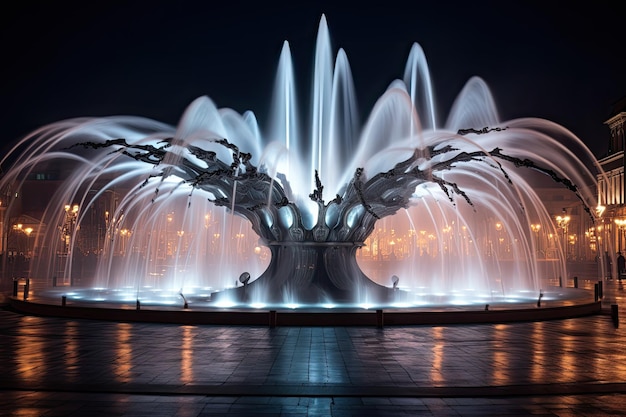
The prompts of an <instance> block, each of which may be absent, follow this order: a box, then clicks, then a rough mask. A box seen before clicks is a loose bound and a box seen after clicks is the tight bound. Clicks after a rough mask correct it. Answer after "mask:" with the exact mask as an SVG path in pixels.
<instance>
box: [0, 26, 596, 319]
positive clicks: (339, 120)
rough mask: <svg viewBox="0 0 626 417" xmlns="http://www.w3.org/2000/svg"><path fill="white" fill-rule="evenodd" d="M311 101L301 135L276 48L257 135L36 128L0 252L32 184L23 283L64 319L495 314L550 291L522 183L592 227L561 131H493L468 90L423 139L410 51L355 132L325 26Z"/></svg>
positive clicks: (575, 155) (216, 111)
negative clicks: (236, 311) (200, 312)
mask: <svg viewBox="0 0 626 417" xmlns="http://www.w3.org/2000/svg"><path fill="white" fill-rule="evenodd" d="M312 89H313V92H312V104H311V112H310V120H311V122H310V126H309V127H308V128H305V127H304V123H303V120H304V119H305V118H303V117H301V113H300V108H299V107H298V105H299V102H298V100H297V99H296V88H295V76H294V73H293V68H292V63H291V53H290V50H289V44H288V43H287V42H285V44H284V46H283V49H282V52H281V54H280V59H279V63H278V71H277V76H276V84H275V90H274V91H275V93H274V97H273V99H272V103H271V104H272V106H271V109H272V111H271V116H270V120H269V123H268V126H267V130H266V131H264V130H263V129H262V125H261V124H260V123H258V121H257V119H256V116H255V114H254V113H253V112H251V111H246V112H244V113H243V114H240V113H238V112H236V111H234V110H232V109H228V108H218V107H217V106H216V104H215V103H214V102H213V101H212V100H211V99H210V98H208V97H204V96H203V97H200V98H198V99H196V100H195V101H193V102H192V103H191V104H190V105H189V107H188V108H187V109H186V110H185V112H184V114H183V116H182V118H181V120H180V123H179V124H178V125H177V126H175V127H174V126H170V125H167V124H164V123H160V122H157V121H154V120H149V119H145V118H141V117H137V116H112V117H101V118H76V119H71V120H64V121H60V122H57V123H53V124H51V125H48V126H44V127H42V128H40V129H38V130H37V131H35V132H33V133H32V134H30V135H28V136H27V137H25V138H24V139H22V140H21V141H20V142H19V143H18V144H17V145H16V146H15V147H14V148H13V150H12V152H11V153H10V155H9V156H7V157H5V159H4V160H3V161H2V164H3V165H5V164H6V163H7V161H9V160H10V161H11V162H12V166H11V168H10V169H9V170H8V171H7V172H6V174H5V175H4V176H3V177H2V179H1V181H0V186H1V189H2V190H3V193H4V197H3V201H2V205H3V206H4V207H6V209H5V210H6V212H5V219H7V220H6V221H5V229H6V230H5V235H6V236H7V237H6V239H5V243H6V244H7V246H10V245H11V239H14V240H15V239H17V238H16V236H17V235H19V236H22V235H21V234H20V230H19V229H16V228H15V227H14V226H15V225H14V223H15V221H12V220H11V219H16V218H18V216H20V215H21V214H22V213H26V212H28V208H29V207H28V199H29V198H31V199H32V197H29V196H28V195H27V194H28V193H32V192H33V191H32V190H33V188H32V187H35V186H36V185H37V184H38V183H40V184H46V186H45V187H42V188H35V189H36V190H38V191H35V192H37V193H38V194H37V200H38V201H41V198H42V197H43V196H46V198H47V201H46V204H45V206H42V207H41V210H40V215H39V217H38V219H39V220H38V222H37V224H34V225H33V227H32V229H34V230H35V231H36V233H32V237H31V234H29V239H31V240H32V242H31V244H30V246H29V248H32V249H29V251H30V252H32V253H30V252H29V254H30V256H31V257H32V259H31V261H30V271H29V272H28V274H29V277H30V279H31V281H33V282H34V283H39V284H40V287H45V290H46V291H51V292H53V293H55V291H56V293H55V294H58V293H62V294H64V297H68V298H70V299H72V300H81V299H82V300H87V299H90V300H92V302H97V301H100V302H107V303H111V302H125V303H135V301H136V302H137V309H139V308H140V307H139V306H140V300H141V306H145V305H174V306H176V305H182V304H183V302H184V306H185V308H187V307H190V306H191V307H200V306H212V307H220V308H223V307H238V308H241V307H242V306H253V307H254V306H263V307H267V306H270V308H276V307H277V306H279V308H280V306H290V307H296V306H313V305H315V306H319V305H323V306H340V307H341V306H357V305H360V306H366V307H371V306H386V307H388V306H392V305H401V306H404V307H412V306H420V305H457V304H459V305H467V304H472V303H474V304H481V305H485V304H491V305H492V306H494V305H495V304H496V303H497V302H498V301H502V302H515V301H516V300H522V301H523V302H526V301H528V300H532V299H534V300H536V297H537V294H539V293H542V296H544V301H545V300H546V299H547V296H546V294H547V292H546V291H545V289H544V290H543V292H542V286H544V285H545V283H542V279H544V277H545V276H549V277H552V278H554V277H560V276H567V271H566V262H565V256H564V251H565V249H564V244H563V242H556V244H555V246H554V250H555V253H557V254H559V256H555V257H554V259H553V261H552V262H550V263H549V266H548V268H547V269H546V268H540V267H539V266H538V262H537V257H536V254H537V253H538V252H539V248H538V243H537V241H536V239H534V236H533V231H532V230H531V227H530V225H531V223H533V224H534V223H537V224H541V225H542V227H543V231H544V233H550V232H553V233H554V234H555V235H557V230H556V229H555V226H554V224H553V221H552V220H551V216H550V213H549V212H548V210H547V209H546V207H545V206H544V204H543V202H542V199H541V197H540V195H539V194H538V193H537V181H538V180H539V179H545V178H548V179H549V181H551V182H552V184H553V186H559V187H564V188H566V189H569V191H570V192H571V193H573V194H574V195H576V196H577V198H579V201H580V205H581V206H582V207H584V208H585V209H586V210H587V211H588V213H589V215H590V216H591V217H592V218H593V216H594V213H592V212H591V211H590V210H588V207H595V202H594V201H595V198H594V195H593V193H594V188H593V187H594V185H593V184H594V183H595V175H596V174H595V173H593V172H591V171H590V168H591V169H599V167H598V164H597V162H596V161H595V158H594V157H593V155H592V154H591V152H590V151H589V150H588V149H587V148H586V146H585V145H584V144H583V143H582V142H581V141H580V140H579V139H578V138H576V137H575V136H574V135H573V134H572V133H570V132H569V131H568V130H566V129H565V128H564V127H562V126H559V125H557V124H555V123H552V122H550V121H547V120H541V119H533V118H527V119H517V120H509V121H505V122H503V121H501V120H500V119H499V117H498V113H497V110H496V106H495V103H494V100H493V98H492V96H491V94H490V92H489V89H488V87H487V85H486V84H485V82H484V81H482V80H481V79H479V78H477V77H475V78H472V79H470V80H469V81H468V83H467V84H466V86H465V87H464V88H463V90H462V91H461V92H460V94H459V96H458V98H457V99H456V101H455V103H454V105H453V107H452V109H451V110H450V113H449V116H448V118H447V121H446V122H445V123H443V124H441V123H440V122H439V121H438V119H437V114H436V112H435V102H434V94H433V91H432V87H431V80H430V74H429V70H428V66H427V63H426V59H425V57H424V53H423V51H422V49H421V48H420V46H419V45H418V44H414V45H413V47H412V48H411V51H410V54H409V58H408V61H407V64H406V68H405V71H404V76H403V78H402V79H398V80H395V81H393V82H392V83H391V84H390V86H389V88H388V89H387V90H386V91H385V92H384V94H383V95H382V96H381V97H380V98H379V100H378V101H377V103H376V105H375V106H374V108H373V109H372V111H371V113H370V115H369V117H368V119H367V122H366V123H365V124H363V125H361V123H360V121H359V116H358V114H359V113H358V111H357V108H356V107H357V106H356V103H357V101H356V98H355V96H356V95H355V92H354V88H353V81H352V75H351V71H350V66H349V63H348V59H347V56H346V54H345V52H344V51H343V50H339V52H338V53H337V55H336V58H335V59H334V60H333V59H332V49H331V45H330V36H329V32H328V27H327V23H326V19H325V17H322V19H321V22H320V26H319V32H318V38H317V45H316V51H315V71H314V79H313V88H312ZM39 180H41V181H39ZM38 181H39V182H38ZM51 185H53V186H51ZM29 187H31V188H30V189H31V191H30V192H27V190H28V189H29ZM33 217H34V216H33ZM494 224H495V225H498V227H495V228H494V227H493V225H494ZM19 236H18V237H19ZM22 238H23V236H22ZM6 270H7V269H6V268H5V271H6ZM42 291H43V290H42ZM94 300H95V301H94ZM64 302H65V298H64ZM492 309H493V307H492Z"/></svg>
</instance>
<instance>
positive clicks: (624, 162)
mask: <svg viewBox="0 0 626 417" xmlns="http://www.w3.org/2000/svg"><path fill="white" fill-rule="evenodd" d="M604 123H605V124H606V125H607V126H608V127H609V129H610V132H611V135H610V139H609V146H608V153H607V155H606V156H605V157H603V158H601V159H600V160H599V162H600V166H601V167H602V169H603V170H604V172H605V175H599V176H598V211H599V213H600V214H601V221H600V224H598V226H597V228H596V229H597V232H598V236H599V237H601V238H604V239H605V241H606V242H605V243H606V244H605V251H607V252H608V251H609V250H611V251H612V252H614V251H626V205H625V203H626V182H625V180H624V167H625V166H626V158H625V156H626V154H625V152H624V151H625V150H626V135H625V130H626V97H624V98H622V99H620V100H618V101H617V102H616V103H615V104H614V106H613V110H612V111H611V114H610V116H609V118H608V119H607V120H606V121H605V122H604Z"/></svg>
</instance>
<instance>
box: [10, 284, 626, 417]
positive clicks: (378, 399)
mask: <svg viewBox="0 0 626 417" xmlns="http://www.w3.org/2000/svg"><path fill="white" fill-rule="evenodd" d="M605 286H606V295H605V302H604V304H606V306H605V307H606V308H607V309H608V308H609V307H610V305H611V304H619V306H620V311H619V315H620V322H621V323H622V324H623V326H622V327H615V326H614V323H613V321H612V320H611V317H610V315H607V314H603V315H596V316H590V317H582V318H576V319H568V320H555V321H544V322H528V323H511V324H481V325H462V326H461V325H457V326H454V325H450V326H406V327H386V328H384V329H378V328H375V327H277V328H267V327H248V326H236V327H235V326H234V327H227V326H210V325H201V326H189V325H186V326H180V325H170V324H150V323H117V322H98V321H89V320H70V319H58V318H45V317H33V316H24V315H21V314H16V313H13V312H10V311H7V310H0V340H1V343H0V363H1V364H2V378H1V382H0V389H1V390H2V395H1V399H0V415H23V416H28V415H33V416H40V415H67V416H82V415H129V416H131V415H132V416H136V415H148V414H149V415H151V416H160V415H180V416H202V415H219V414H229V415H250V413H252V412H254V413H255V414H256V413H263V415H334V416H339V415H390V416H391V415H394V416H397V415H468V414H469V415H529V414H539V415H591V414H593V415H623V414H622V413H623V411H622V409H623V404H624V401H625V400H626V347H625V346H626V331H625V330H624V329H625V328H626V314H625V313H626V312H625V311H624V308H626V306H623V304H622V299H623V288H622V287H621V286H619V285H618V284H617V283H608V282H607V283H606V284H605Z"/></svg>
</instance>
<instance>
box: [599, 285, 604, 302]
mask: <svg viewBox="0 0 626 417" xmlns="http://www.w3.org/2000/svg"><path fill="white" fill-rule="evenodd" d="M598 298H599V299H600V300H601V299H602V298H604V295H603V294H602V281H598Z"/></svg>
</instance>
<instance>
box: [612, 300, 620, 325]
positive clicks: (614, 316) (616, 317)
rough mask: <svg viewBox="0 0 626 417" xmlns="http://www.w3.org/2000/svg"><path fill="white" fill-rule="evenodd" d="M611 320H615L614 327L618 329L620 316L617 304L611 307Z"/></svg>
mask: <svg viewBox="0 0 626 417" xmlns="http://www.w3.org/2000/svg"><path fill="white" fill-rule="evenodd" d="M611 318H612V319H613V326H615V328H616V329H617V328H618V327H619V314H618V310H617V304H612V305H611Z"/></svg>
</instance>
